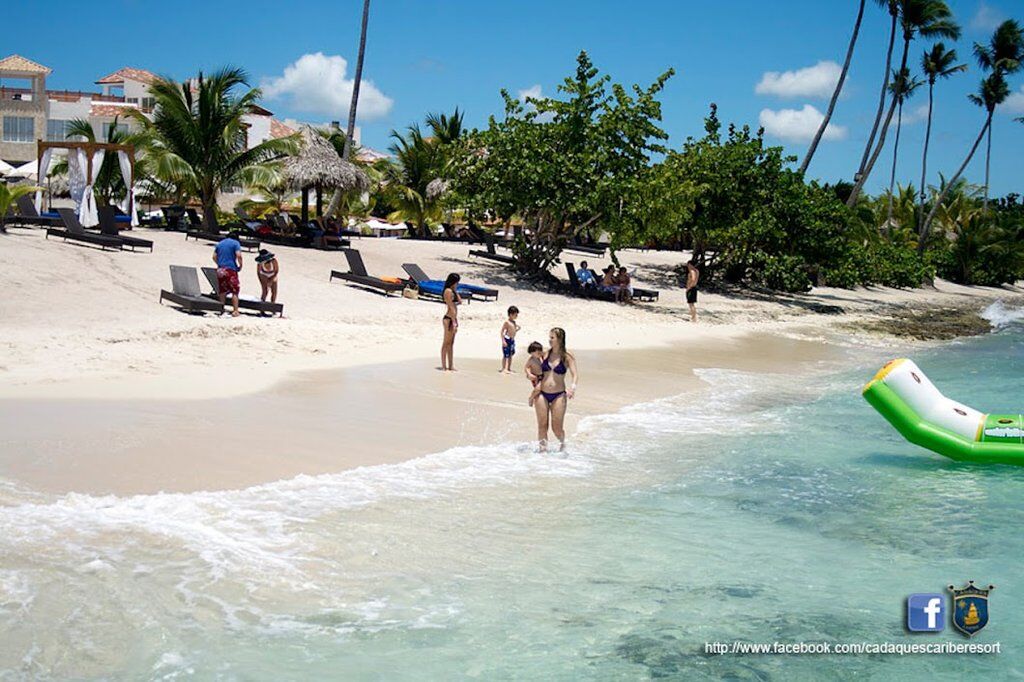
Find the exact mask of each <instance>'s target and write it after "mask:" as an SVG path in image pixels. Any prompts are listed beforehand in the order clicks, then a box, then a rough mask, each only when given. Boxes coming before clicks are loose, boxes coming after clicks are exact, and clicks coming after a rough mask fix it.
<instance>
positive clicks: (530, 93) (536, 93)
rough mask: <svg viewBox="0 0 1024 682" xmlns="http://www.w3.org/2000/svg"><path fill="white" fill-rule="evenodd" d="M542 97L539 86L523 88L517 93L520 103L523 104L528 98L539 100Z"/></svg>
mask: <svg viewBox="0 0 1024 682" xmlns="http://www.w3.org/2000/svg"><path fill="white" fill-rule="evenodd" d="M543 96H544V93H543V91H542V90H541V88H540V85H531V86H530V87H528V88H524V89H522V90H520V91H519V101H520V102H525V101H526V99H527V98H528V97H532V98H533V99H540V98H541V97H543Z"/></svg>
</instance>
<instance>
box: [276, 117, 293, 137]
mask: <svg viewBox="0 0 1024 682" xmlns="http://www.w3.org/2000/svg"><path fill="white" fill-rule="evenodd" d="M294 134H295V131H294V130H292V129H291V128H289V127H288V126H286V125H285V124H283V123H281V122H280V121H278V120H277V119H276V118H272V119H270V136H271V137H273V138H275V139H276V138H280V137H288V136H289V135H294Z"/></svg>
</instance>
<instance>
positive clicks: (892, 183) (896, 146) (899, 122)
mask: <svg viewBox="0 0 1024 682" xmlns="http://www.w3.org/2000/svg"><path fill="white" fill-rule="evenodd" d="M896 109H897V114H896V139H895V140H893V145H892V173H890V174H889V216H888V218H887V220H886V223H885V225H886V229H891V227H892V204H893V200H892V192H893V189H894V188H895V187H896V162H897V160H898V159H899V153H900V132H901V130H902V128H903V100H900V103H899V104H898V105H897V107H896Z"/></svg>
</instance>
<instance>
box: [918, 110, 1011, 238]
mask: <svg viewBox="0 0 1024 682" xmlns="http://www.w3.org/2000/svg"><path fill="white" fill-rule="evenodd" d="M994 113H995V111H994V110H993V111H990V112H989V113H988V117H987V118H986V119H985V125H983V126H982V127H981V132H980V133H979V134H978V139H976V140H975V141H974V146H972V147H971V151H970V152H969V153H968V154H967V158H966V159H964V162H963V163H962V164H960V169H959V170H957V172H956V175H954V176H953V177H952V179H951V180H950V181H949V182H948V183H946V188H945V189H943V190H942V193H941V194H940V195H939V196H938V197H937V198H936V199H935V205H934V206H932V210H931V211H929V212H928V217H927V218H926V219H925V221H924V224H923V225H921V232H920V234H919V235H918V239H917V252H918V253H919V254H920V253H924V246H925V242H926V241H927V239H928V231H929V230H930V229H931V226H932V221H933V220H935V214H936V213H938V212H939V206H942V202H944V201H945V200H946V196H947V195H948V194H949V192H950V190H951V189H953V185H955V184H956V183H957V181H958V180H959V179H960V176H961V175H963V174H964V171H965V170H967V166H968V164H970V163H971V159H973V158H974V154H975V153H976V152H977V151H978V147H979V146H980V145H981V141H982V140H983V139H984V138H985V133H987V132H988V129H989V127H990V126H991V125H992V115H993V114H994Z"/></svg>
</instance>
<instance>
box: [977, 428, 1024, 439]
mask: <svg viewBox="0 0 1024 682" xmlns="http://www.w3.org/2000/svg"><path fill="white" fill-rule="evenodd" d="M985 435H986V436H988V437H989V438H1024V429H1019V428H1017V427H1016V426H1013V427H1006V426H997V427H995V428H992V429H985Z"/></svg>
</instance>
